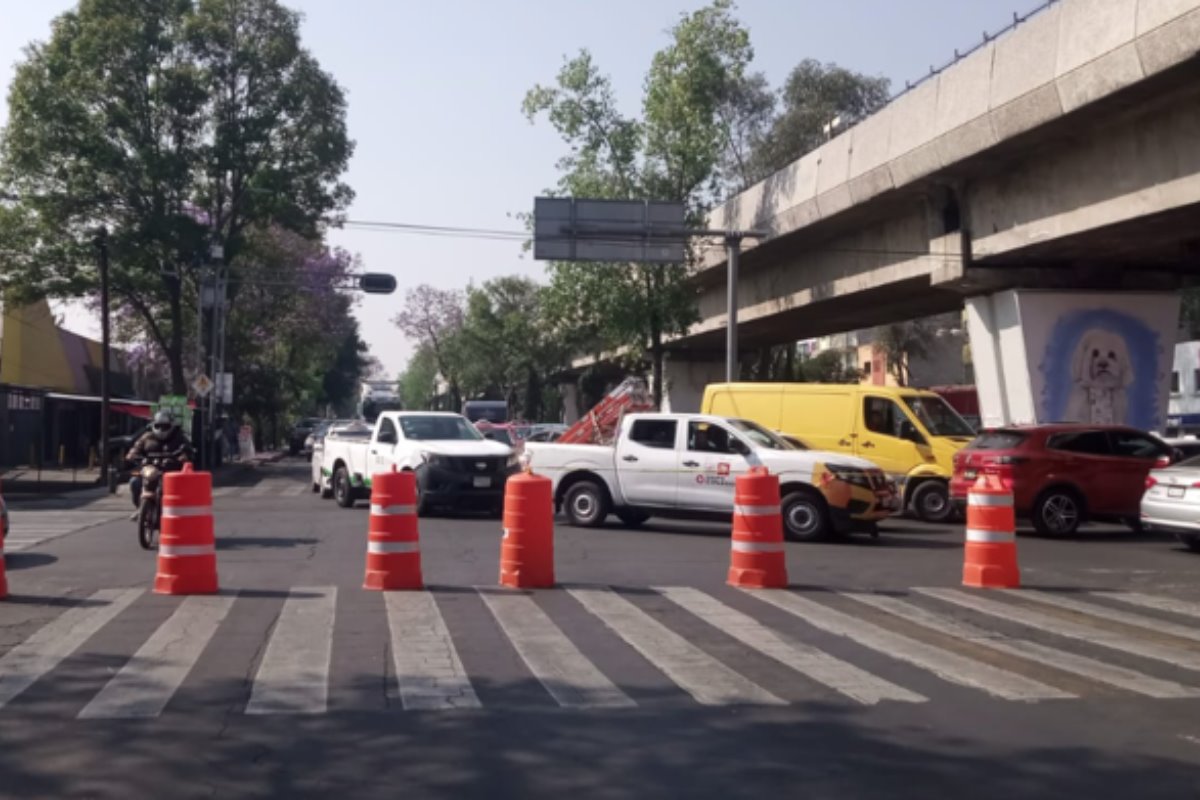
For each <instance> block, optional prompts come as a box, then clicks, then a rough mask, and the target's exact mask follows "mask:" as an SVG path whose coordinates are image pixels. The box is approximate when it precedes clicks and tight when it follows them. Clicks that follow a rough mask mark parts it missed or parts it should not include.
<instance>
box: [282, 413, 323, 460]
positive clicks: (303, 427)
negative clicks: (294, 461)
mask: <svg viewBox="0 0 1200 800" xmlns="http://www.w3.org/2000/svg"><path fill="white" fill-rule="evenodd" d="M320 424H321V420H320V419H319V418H317V417H305V418H304V419H301V420H297V421H296V423H295V424H294V425H292V432H291V435H290V436H288V452H290V453H291V454H292V455H294V456H297V455H300V453H301V451H302V450H304V441H305V440H306V439H307V438H308V435H309V434H310V433H312V432H313V430H314V429H315V428H316V427H317V426H318V425H320Z"/></svg>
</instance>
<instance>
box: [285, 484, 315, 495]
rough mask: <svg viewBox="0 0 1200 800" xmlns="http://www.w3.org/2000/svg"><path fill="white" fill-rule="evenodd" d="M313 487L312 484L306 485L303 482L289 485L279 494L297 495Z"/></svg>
mask: <svg viewBox="0 0 1200 800" xmlns="http://www.w3.org/2000/svg"><path fill="white" fill-rule="evenodd" d="M311 488H312V487H311V486H306V485H304V484H303V483H301V484H299V485H297V486H289V487H287V488H286V489H284V490H283V491H282V492H280V493H279V494H281V495H283V496H284V497H295V496H297V495H301V494H304V493H305V492H307V491H309V490H310V489H311Z"/></svg>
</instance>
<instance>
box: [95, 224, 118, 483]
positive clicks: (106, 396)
mask: <svg viewBox="0 0 1200 800" xmlns="http://www.w3.org/2000/svg"><path fill="white" fill-rule="evenodd" d="M92 243H93V244H94V245H95V246H96V250H97V255H98V256H99V267H100V483H101V484H102V485H103V486H104V487H105V488H106V489H107V490H108V491H109V492H113V491H115V490H116V485H115V483H114V482H113V480H112V476H111V475H110V474H109V463H108V461H109V459H108V413H109V404H110V399H111V398H110V391H109V385H108V365H109V346H110V340H109V329H108V229H107V228H105V227H104V226H101V227H100V229H99V230H98V231H96V236H95V238H94V239H92Z"/></svg>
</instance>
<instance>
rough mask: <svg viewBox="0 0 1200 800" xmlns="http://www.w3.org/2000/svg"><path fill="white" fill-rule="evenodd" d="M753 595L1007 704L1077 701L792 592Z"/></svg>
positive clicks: (806, 619)
mask: <svg viewBox="0 0 1200 800" xmlns="http://www.w3.org/2000/svg"><path fill="white" fill-rule="evenodd" d="M751 597H754V598H756V599H759V600H762V601H763V602H765V603H770V604H771V605H773V606H776V607H777V608H781V609H783V610H784V611H786V612H788V613H789V614H792V615H794V616H796V617H799V618H800V619H801V620H803V621H804V622H807V623H808V624H810V625H813V626H814V627H817V628H820V629H821V630H823V631H826V632H827V633H832V634H834V635H836V636H844V637H846V638H847V639H850V640H852V641H855V642H858V643H859V644H860V645H862V646H863V647H867V648H870V649H871V650H875V651H878V652H880V653H883V654H884V655H885V656H890V657H892V658H895V659H898V660H900V661H906V662H908V663H909V664H912V665H914V666H917V667H920V668H921V669H924V670H927V671H928V672H932V673H933V674H934V675H936V676H938V677H939V678H941V679H943V680H946V681H949V682H951V683H957V684H959V685H960V686H967V687H970V688H972V689H981V690H983V691H984V692H987V693H988V694H990V695H994V696H996V697H1001V698H1004V699H1005V700H1022V701H1026V702H1031V701H1036V700H1063V699H1071V698H1074V697H1075V695H1073V694H1071V693H1069V692H1064V691H1062V690H1061V689H1056V688H1054V687H1053V686H1047V685H1046V684H1044V683H1040V682H1038V681H1035V680H1032V679H1030V678H1026V677H1024V676H1022V675H1017V674H1016V673H1013V672H1009V671H1007V670H1003V669H1000V668H999V667H993V666H992V665H991V664H986V663H984V662H982V661H976V660H975V659H972V658H967V657H966V656H962V655H959V654H958V653H954V652H952V651H950V650H945V649H943V648H941V647H937V646H936V645H932V644H929V643H928V642H923V641H920V640H919V639H912V638H909V637H908V636H904V635H901V634H899V633H895V632H894V631H889V630H887V629H886V628H882V627H880V626H878V625H875V624H874V623H871V622H867V621H865V620H860V619H856V618H855V617H852V616H850V615H849V614H844V613H842V612H841V611H835V610H834V609H832V608H829V607H828V606H823V605H821V604H820V603H817V602H814V601H812V600H809V599H808V598H805V597H801V596H800V595H797V594H793V593H791V592H754V593H751Z"/></svg>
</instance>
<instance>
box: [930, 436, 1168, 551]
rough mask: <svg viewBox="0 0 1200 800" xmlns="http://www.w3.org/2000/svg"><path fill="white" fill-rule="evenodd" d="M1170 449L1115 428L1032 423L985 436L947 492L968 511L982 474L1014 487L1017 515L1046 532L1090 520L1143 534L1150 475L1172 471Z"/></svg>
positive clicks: (1070, 529) (958, 467) (961, 458)
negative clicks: (971, 491) (1159, 470)
mask: <svg viewBox="0 0 1200 800" xmlns="http://www.w3.org/2000/svg"><path fill="white" fill-rule="evenodd" d="M1172 455H1173V451H1172V450H1171V448H1170V447H1169V446H1168V445H1167V444H1166V443H1164V442H1163V441H1162V440H1160V439H1157V438H1155V437H1153V436H1151V435H1150V434H1148V433H1143V432H1142V431H1139V430H1134V429H1133V428H1126V427H1123V426H1116V425H1079V424H1073V423H1063V424H1055V425H1028V426H1011V427H1006V428H997V429H995V430H989V431H985V432H983V433H981V434H980V435H979V436H978V437H976V438H975V440H974V441H972V442H971V443H970V444H969V445H967V447H966V448H965V449H964V450H962V451H961V452H959V453H958V455H956V456H955V458H954V478H953V480H952V481H951V482H950V492H951V496H952V498H953V500H954V503H955V504H956V505H958V506H959V507H964V506H965V505H966V502H967V492H968V491H969V489H970V487H971V485H972V484H974V483H975V480H976V479H977V477H978V476H979V474H980V473H981V472H983V471H985V470H986V471H989V472H994V473H996V474H997V475H999V476H1000V478H1001V479H1002V480H1003V481H1004V483H1005V484H1006V485H1007V486H1008V487H1010V488H1011V490H1012V493H1013V501H1014V505H1015V507H1016V511H1017V514H1018V515H1019V516H1022V517H1026V518H1028V519H1030V520H1031V521H1032V522H1033V526H1034V528H1036V529H1037V530H1038V532H1039V533H1042V534H1045V535H1067V534H1071V533H1074V532H1075V530H1076V528H1078V527H1079V525H1080V524H1081V523H1083V522H1085V521H1087V520H1089V519H1109V520H1118V521H1123V522H1126V523H1128V524H1129V525H1130V526H1131V527H1132V528H1134V529H1135V530H1136V529H1140V527H1141V522H1140V514H1141V511H1140V504H1141V501H1142V492H1143V490H1144V489H1145V485H1146V476H1147V475H1149V474H1150V471H1151V470H1152V469H1154V468H1155V467H1156V466H1167V465H1168V464H1170V462H1171V458H1172Z"/></svg>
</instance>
